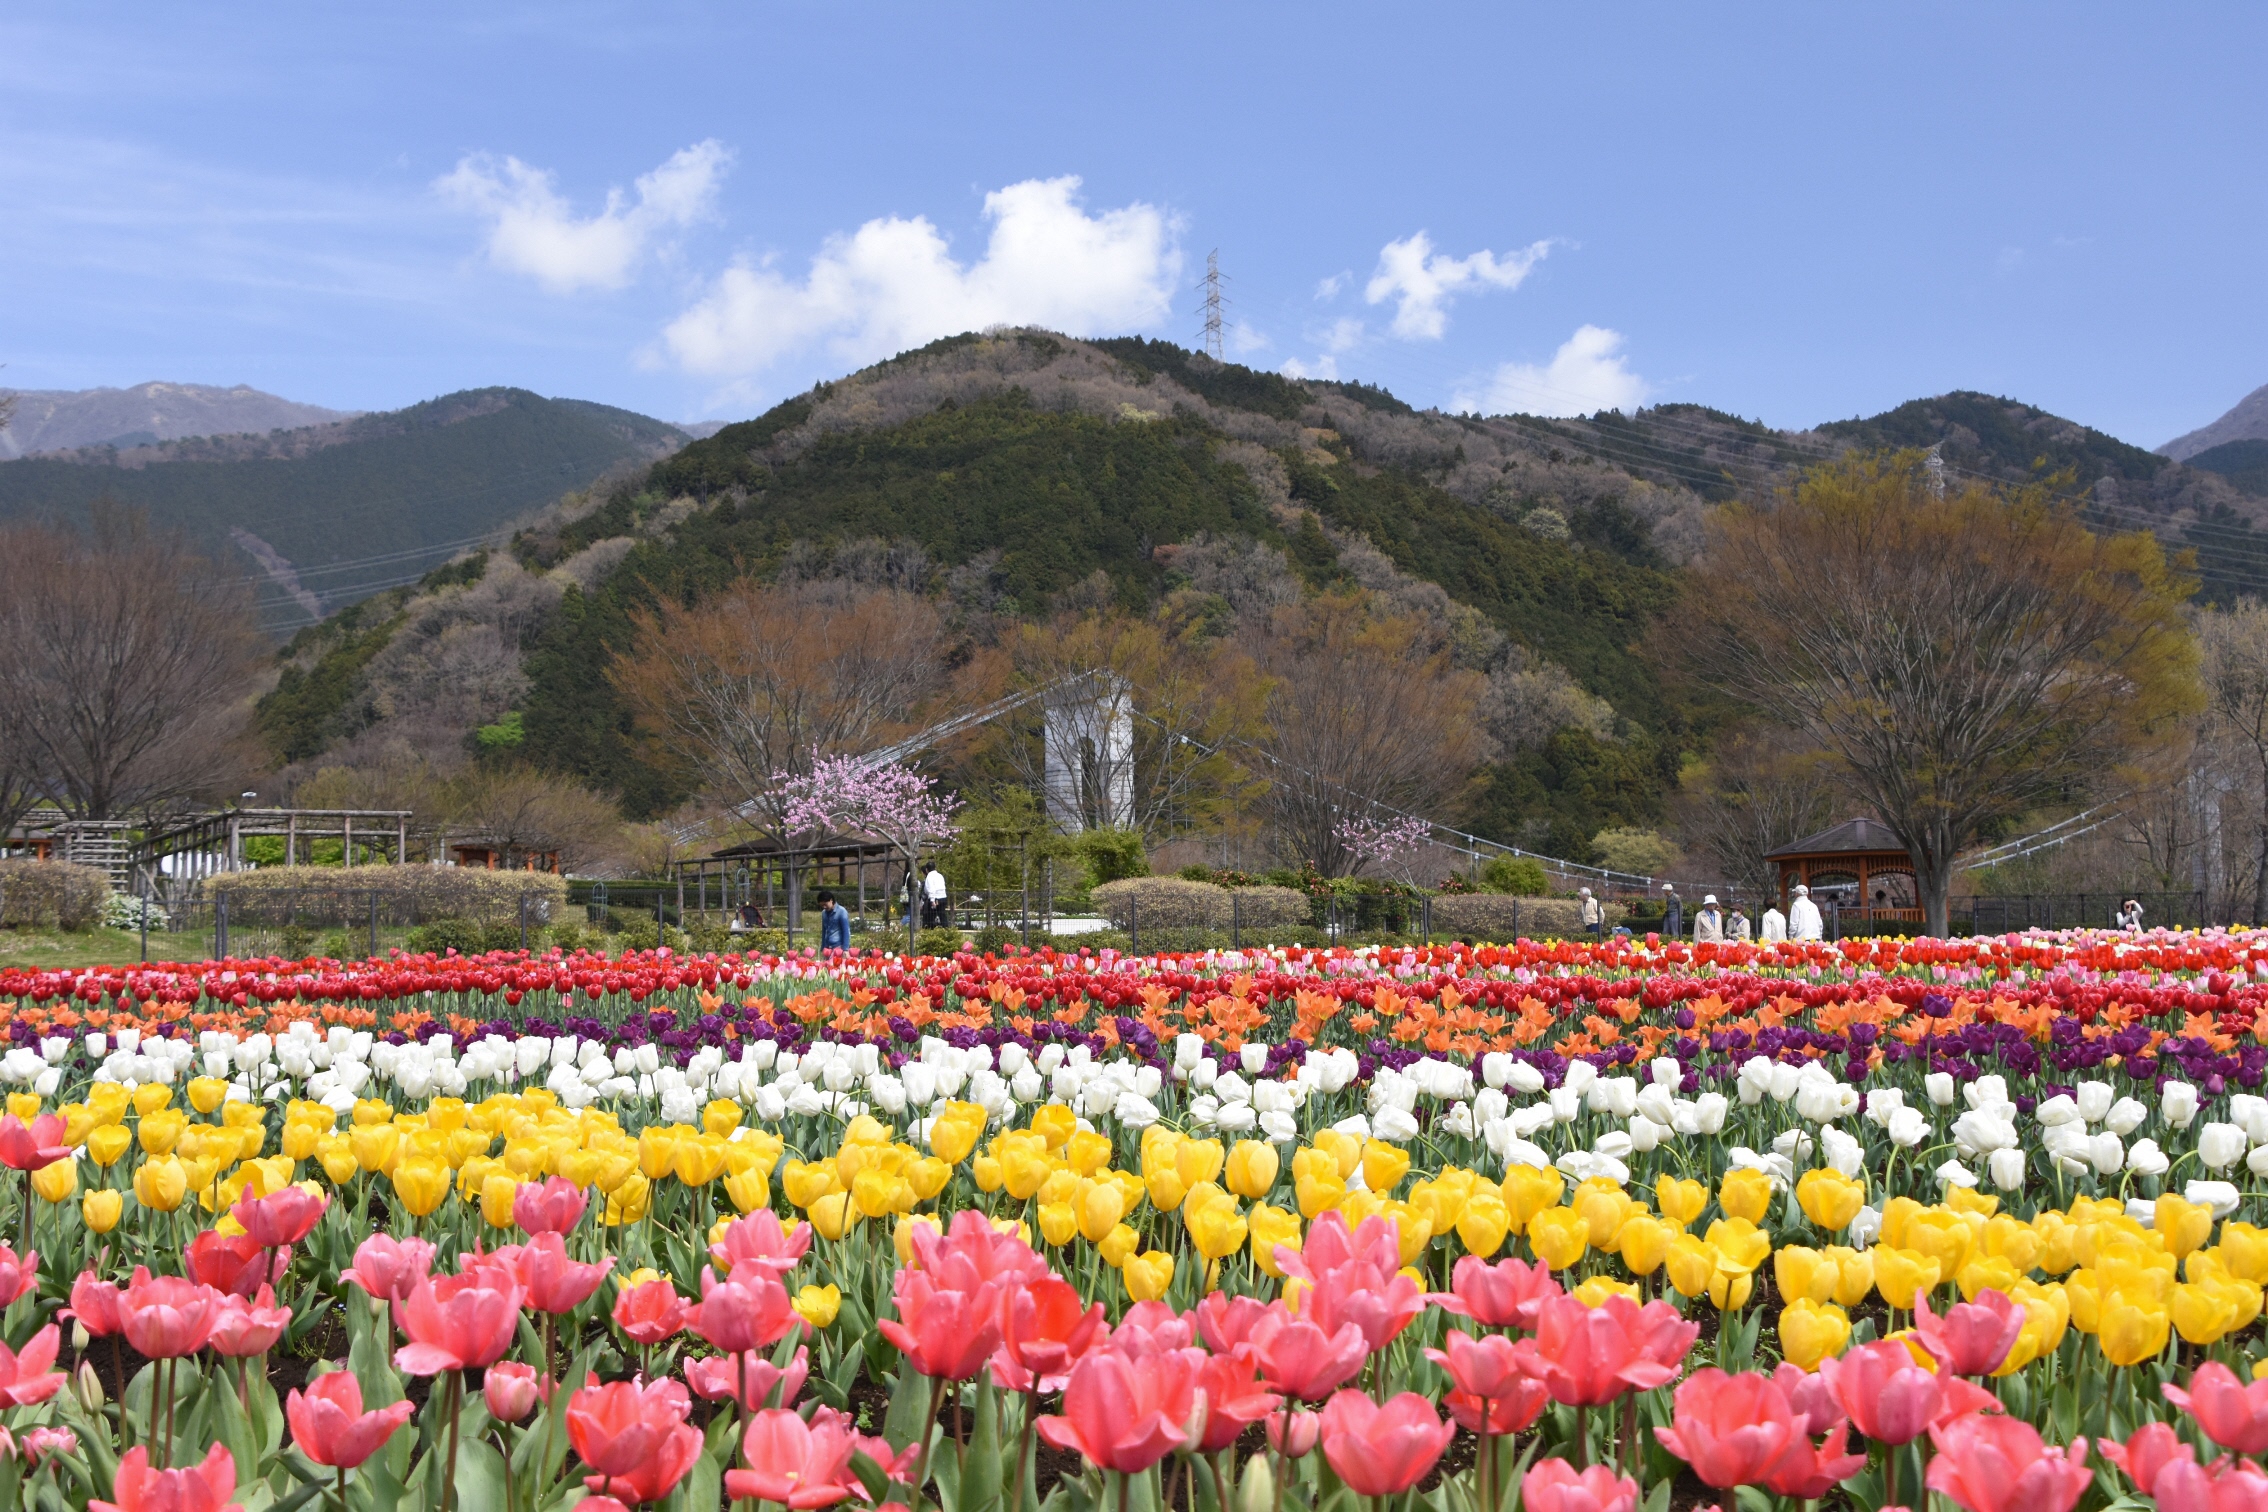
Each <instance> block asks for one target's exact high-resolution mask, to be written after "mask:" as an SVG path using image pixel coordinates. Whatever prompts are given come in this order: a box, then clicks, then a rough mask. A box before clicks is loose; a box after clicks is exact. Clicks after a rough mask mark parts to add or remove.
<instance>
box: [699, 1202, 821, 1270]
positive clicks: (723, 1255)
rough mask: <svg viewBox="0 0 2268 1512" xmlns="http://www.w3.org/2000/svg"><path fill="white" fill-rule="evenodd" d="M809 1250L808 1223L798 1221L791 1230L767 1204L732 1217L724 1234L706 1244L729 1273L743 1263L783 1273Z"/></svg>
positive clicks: (809, 1233)
mask: <svg viewBox="0 0 2268 1512" xmlns="http://www.w3.org/2000/svg"><path fill="white" fill-rule="evenodd" d="M810 1251H811V1225H810V1224H808V1223H799V1224H797V1225H796V1226H795V1232H794V1233H792V1234H790V1233H789V1232H788V1231H787V1230H786V1229H785V1228H784V1227H782V1226H781V1224H780V1219H779V1215H778V1214H777V1213H774V1212H773V1211H772V1210H771V1209H770V1208H762V1209H759V1210H758V1211H756V1212H754V1213H751V1214H749V1215H748V1216H747V1217H745V1218H735V1219H734V1220H733V1221H732V1222H731V1223H730V1224H729V1225H727V1227H726V1228H725V1231H724V1237H723V1238H722V1239H719V1240H718V1241H717V1242H716V1243H714V1244H712V1245H710V1246H709V1256H710V1258H711V1259H713V1260H715V1261H716V1262H717V1264H719V1265H721V1266H723V1267H724V1270H725V1274H726V1275H728V1276H729V1275H731V1274H732V1273H733V1272H734V1271H735V1270H738V1269H739V1268H740V1267H741V1266H743V1265H760V1266H762V1267H763V1268H764V1269H766V1270H768V1271H770V1272H771V1273H772V1274H773V1275H774V1276H782V1277H784V1276H785V1275H787V1273H788V1272H789V1271H791V1270H794V1269H795V1267H796V1263H797V1262H798V1261H800V1260H801V1259H802V1258H803V1257H804V1256H805V1255H807V1254H809V1253H810Z"/></svg>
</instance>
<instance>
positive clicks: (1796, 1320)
mask: <svg viewBox="0 0 2268 1512" xmlns="http://www.w3.org/2000/svg"><path fill="white" fill-rule="evenodd" d="M1797 1200H1798V1201H1801V1200H1802V1199H1801V1198H1800V1197H1799V1198H1798V1199H1797ZM1783 1253H1784V1251H1783ZM1850 1341H1851V1320H1850V1317H1849V1315H1848V1314H1846V1313H1845V1312H1844V1311H1843V1310H1842V1309H1841V1308H1839V1307H1836V1306H1834V1305H1832V1304H1831V1303H1822V1302H1815V1301H1813V1300H1812V1299H1811V1298H1809V1297H1800V1298H1798V1299H1797V1300H1795V1301H1794V1302H1791V1303H1789V1304H1788V1305H1787V1306H1786V1307H1784V1308H1782V1309H1781V1310H1780V1354H1781V1356H1782V1358H1784V1359H1786V1360H1787V1362H1788V1363H1789V1364H1791V1365H1795V1366H1797V1367H1799V1368H1801V1369H1804V1370H1817V1369H1818V1368H1819V1362H1820V1361H1821V1360H1824V1359H1826V1358H1827V1357H1828V1356H1829V1355H1838V1354H1841V1353H1842V1352H1843V1346H1844V1345H1846V1344H1848V1343H1850Z"/></svg>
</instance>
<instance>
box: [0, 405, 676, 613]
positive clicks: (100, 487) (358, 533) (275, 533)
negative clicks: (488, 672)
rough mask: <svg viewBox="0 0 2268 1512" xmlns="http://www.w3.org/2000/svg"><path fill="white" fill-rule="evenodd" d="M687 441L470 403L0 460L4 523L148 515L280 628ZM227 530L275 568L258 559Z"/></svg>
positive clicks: (596, 415) (592, 417)
mask: <svg viewBox="0 0 2268 1512" xmlns="http://www.w3.org/2000/svg"><path fill="white" fill-rule="evenodd" d="M683 440H684V436H683V433H681V432H679V431H678V430H676V429H675V428H674V427H672V426H667V425H664V424H662V423H660V422H658V421H654V420H649V419H647V418H645V417H644V416H642V415H635V414H632V413H630V412H629V411H627V410H618V409H612V408H609V407H607V406H605V405H600V404H588V403H584V402H582V401H579V400H560V399H545V398H542V397H541V396H539V395H536V394H531V393H528V392H526V391H525V390H522V389H508V388H493V389H474V390H468V391H466V392H463V393H458V394H451V395H448V396H446V397H444V398H440V399H433V400H429V401H427V402H425V403H423V404H418V405H413V406H411V407H410V408H408V409H404V410H397V411H393V412H391V413H388V414H382V415H366V416H362V417H359V418H357V419H354V420H349V421H343V422H340V423H338V424H335V425H324V426H315V427H309V428H307V429H305V430H299V431H283V432H277V433H274V434H273V435H271V436H266V437H217V438H206V439H201V440H196V441H184V442H173V443H169V444H166V445H163V446H156V447H149V448H139V449H136V450H133V451H128V452H117V451H115V450H112V449H109V448H99V449H89V450H86V451H81V452H77V453H71V454H68V456H62V457H27V458H22V459H19V460H16V461H11V462H0V519H5V518H14V517H22V516H27V515H33V516H63V517H71V516H75V515H79V514H82V513H83V512H84V511H85V510H86V508H87V507H88V506H89V505H91V504H92V503H94V502H95V501H96V500H99V499H110V500H114V501H116V502H118V503H121V504H124V505H126V506H128V507H129V508H133V509H138V510H142V511H146V512H147V514H148V515H149V517H150V520H151V522H152V523H153V524H155V525H157V526H159V527H160V528H170V529H179V530H181V531H183V532H184V533H185V534H186V535H187V536H188V537H189V539H190V540H191V541H192V542H194V543H196V544H197V545H199V546H201V547H203V548H205V549H206V550H209V551H213V552H215V553H218V554H221V555H222V556H223V558H224V560H229V561H234V562H239V563H242V564H243V566H244V570H245V573H246V575H247V577H250V578H254V579H255V580H257V581H258V582H259V584H260V603H261V609H262V616H263V619H264V620H265V621H266V623H267V624H268V625H269V626H270V627H271V628H272V629H276V630H289V629H291V628H294V627H297V626H299V625H304V624H308V623H310V622H312V621H313V620H315V619H317V618H319V617H320V616H321V615H322V614H328V613H330V612H332V611H335V610H337V609H339V608H342V607H344V606H345V605H348V604H351V603H353V602H355V601H356V600H358V599H361V598H364V597H366V596H368V595H369V594H371V593H373V592H376V591H378V590H380V589H383V588H386V587H389V586H392V585H394V584H397V583H403V582H409V581H414V580H416V579H417V578H418V577H419V576H420V575H421V574H422V573H424V572H425V570H426V569H427V568H429V567H431V566H433V565H434V564H435V563H436V562H438V561H442V560H444V559H446V558H447V557H449V556H451V555H452V554H454V553H456V552H459V551H462V550H464V549H465V548H467V547H468V546H470V545H472V544H473V543H475V542H476V541H478V540H479V539H481V538H484V537H486V536H488V535H491V534H493V533H494V532H495V531H497V530H498V529H500V528H501V527H503V526H505V525H507V524H508V523H509V522H510V521H512V520H514V519H515V518H517V517H519V516H521V515H523V514H525V513H526V512H527V511H529V510H530V509H533V508H535V507H537V506H539V505H542V504H545V503H548V502H550V501H551V500H553V499H556V498H558V497H559V496H560V495H561V494H562V493H564V492H566V491H568V490H570V489H575V488H581V487H584V486H586V485H588V484H589V483H590V482H591V481H592V480H593V479H595V478H597V477H598V476H599V475H600V474H601V473H603V472H605V471H606V470H607V469H608V468H609V467H612V466H615V465H617V464H619V463H623V462H627V461H633V460H640V459H647V458H652V457H655V456H657V455H661V454H663V453H665V452H667V451H669V450H671V449H673V448H674V447H676V446H678V445H680V444H682V442H683ZM237 532H249V534H250V535H251V536H254V537H257V538H258V540H259V541H260V542H264V543H265V545H266V546H267V547H268V548H271V553H272V554H269V555H268V559H267V560H262V555H263V554H261V553H259V552H258V548H257V547H256V546H248V543H247V542H245V541H244V540H243V538H242V537H241V536H239V535H238V534H237ZM279 560H280V564H281V567H280V571H279V570H276V564H277V563H278V562H279ZM294 589H296V591H294Z"/></svg>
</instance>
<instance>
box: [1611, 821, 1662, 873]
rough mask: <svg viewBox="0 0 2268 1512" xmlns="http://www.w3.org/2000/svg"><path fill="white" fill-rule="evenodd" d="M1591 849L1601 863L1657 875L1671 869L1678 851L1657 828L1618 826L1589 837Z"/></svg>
mask: <svg viewBox="0 0 2268 1512" xmlns="http://www.w3.org/2000/svg"><path fill="white" fill-rule="evenodd" d="M1591 849H1592V850H1593V851H1594V852H1595V853H1596V854H1597V855H1598V858H1599V862H1600V864H1601V865H1603V866H1609V867H1612V868H1613V869H1614V870H1616V871H1619V872H1630V873H1633V874H1635V875H1637V876H1642V877H1659V876H1663V875H1666V874H1667V873H1668V872H1670V871H1671V870H1673V869H1674V868H1675V867H1676V866H1677V863H1678V859H1679V852H1678V848H1677V846H1676V845H1675V844H1673V843H1672V842H1671V841H1670V839H1669V837H1668V836H1666V835H1664V834H1662V833H1661V832H1660V831H1659V830H1650V829H1638V828H1635V827H1628V826H1624V827H1618V828H1614V829H1603V830H1600V831H1599V832H1598V833H1597V834H1596V835H1594V836H1592V837H1591Z"/></svg>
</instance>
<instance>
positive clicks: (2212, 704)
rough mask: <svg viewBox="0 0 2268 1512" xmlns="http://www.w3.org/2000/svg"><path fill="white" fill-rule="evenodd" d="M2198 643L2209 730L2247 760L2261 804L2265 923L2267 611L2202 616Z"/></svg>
mask: <svg viewBox="0 0 2268 1512" xmlns="http://www.w3.org/2000/svg"><path fill="white" fill-rule="evenodd" d="M2197 640H2198V646H2199V649H2200V650H2201V651H2202V653H2203V667H2202V671H2203V674H2204V683H2205V696H2206V709H2207V713H2208V718H2209V720H2210V724H2211V726H2212V729H2213V731H2214V733H2216V734H2217V735H2218V736H2220V737H2221V739H2222V740H2223V741H2225V742H2226V743H2228V744H2230V745H2232V746H2234V747H2235V748H2236V749H2237V750H2239V751H2241V752H2242V753H2243V754H2244V756H2245V757H2246V758H2247V760H2246V766H2247V767H2248V768H2249V771H2248V772H2247V776H2248V778H2249V779H2250V781H2249V783H2248V784H2247V785H2248V786H2252V787H2253V791H2254V793H2255V795H2256V796H2258V797H2259V798H2260V800H2261V803H2260V807H2259V808H2258V809H2256V810H2255V811H2254V814H2253V822H2254V830H2255V833H2254V837H2253V838H2254V846H2253V854H2254V865H2253V894H2252V920H2253V922H2254V923H2256V924H2257V923H2259V922H2261V921H2262V920H2264V919H2268V605H2263V604H2262V603H2261V602H2260V601H2259V600H2258V599H2249V598H2248V599H2240V600H2239V601H2238V602H2237V604H2236V607H2235V608H2233V609H2226V610H2206V611H2205V612H2203V613H2201V614H2199V615H2198V616H2197Z"/></svg>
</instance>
